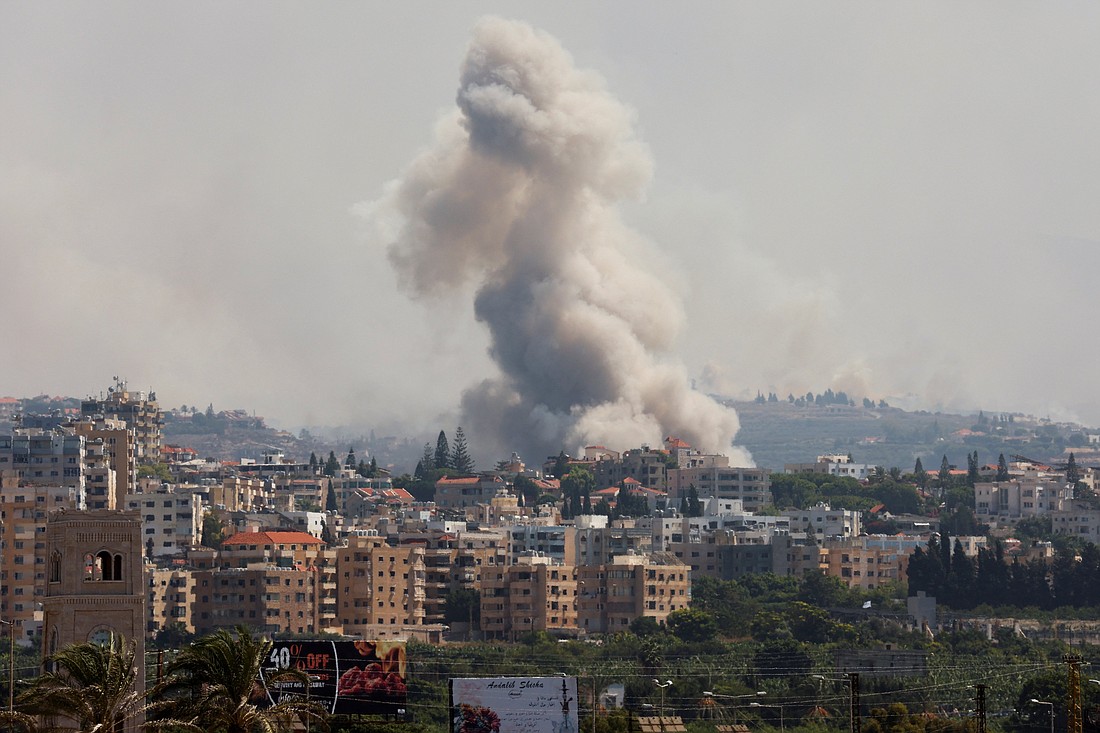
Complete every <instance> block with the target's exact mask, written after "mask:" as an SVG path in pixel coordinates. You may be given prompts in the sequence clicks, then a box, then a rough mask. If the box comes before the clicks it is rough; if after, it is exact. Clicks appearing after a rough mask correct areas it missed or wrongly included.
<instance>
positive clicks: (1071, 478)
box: [1066, 453, 1081, 486]
mask: <svg viewBox="0 0 1100 733" xmlns="http://www.w3.org/2000/svg"><path fill="white" fill-rule="evenodd" d="M1080 480H1081V471H1080V469H1078V468H1077V459H1076V458H1075V457H1074V455H1073V453H1070V454H1069V461H1068V462H1067V463H1066V482H1067V483H1069V484H1072V485H1073V486H1077V482H1078V481H1080Z"/></svg>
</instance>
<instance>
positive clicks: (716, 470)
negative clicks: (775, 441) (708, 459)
mask: <svg viewBox="0 0 1100 733" xmlns="http://www.w3.org/2000/svg"><path fill="white" fill-rule="evenodd" d="M769 474H770V471H768V470H767V469H765V468H738V467H730V466H718V465H701V466H694V467H691V468H673V469H670V470H669V471H668V483H669V498H670V501H672V502H673V505H674V506H679V502H680V500H681V499H683V498H684V497H686V496H688V495H689V492H690V490H691V487H693V486H694V487H695V492H696V494H697V495H698V497H699V498H700V499H736V500H738V501H740V502H741V505H742V507H744V510H745V511H748V512H759V511H761V510H762V509H763V508H764V507H765V506H767V505H769V504H771V501H772V495H771V479H770V477H769Z"/></svg>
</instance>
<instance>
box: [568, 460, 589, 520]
mask: <svg viewBox="0 0 1100 733" xmlns="http://www.w3.org/2000/svg"><path fill="white" fill-rule="evenodd" d="M595 486H596V479H595V477H594V476H593V475H592V472H591V471H589V470H588V469H587V468H584V467H583V466H573V468H571V469H569V473H567V474H566V475H565V478H563V479H562V480H561V493H562V496H564V497H566V501H567V503H568V505H569V512H570V514H569V516H570V517H575V516H576V515H578V514H580V513H581V512H583V511H584V507H585V503H586V502H585V500H586V499H588V498H589V496H590V494H591V493H592V489H593V488H595ZM589 502H590V500H589Z"/></svg>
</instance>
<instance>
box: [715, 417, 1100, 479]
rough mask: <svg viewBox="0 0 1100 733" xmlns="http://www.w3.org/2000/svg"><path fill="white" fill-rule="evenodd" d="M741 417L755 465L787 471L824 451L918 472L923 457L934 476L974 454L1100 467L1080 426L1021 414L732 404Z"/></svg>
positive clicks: (743, 440)
mask: <svg viewBox="0 0 1100 733" xmlns="http://www.w3.org/2000/svg"><path fill="white" fill-rule="evenodd" d="M727 404H729V405H730V406H732V407H734V408H735V409H736V410H737V413H738V415H739V416H740V418H741V432H740V433H739V434H738V435H737V439H736V441H735V442H736V443H737V444H738V445H743V446H745V447H746V448H748V449H749V450H750V451H751V452H752V455H753V458H754V459H755V460H756V464H757V465H758V466H763V467H766V468H771V469H774V470H782V468H783V465H784V464H785V463H802V462H810V461H813V460H814V459H815V458H816V457H817V456H818V455H822V454H825V453H843V454H848V453H851V455H852V459H853V460H854V461H855V462H856V463H867V464H871V465H875V466H883V467H885V468H890V467H892V466H897V467H898V468H900V469H902V471H911V470H913V465H914V463H915V462H916V459H917V458H918V457H919V458H920V459H921V462H922V463H923V464H924V468H925V469H926V470H929V471H935V470H937V469H938V468H939V465H940V461H941V460H942V458H943V456H944V455H946V456H947V460H948V462H949V463H951V464H952V465H959V466H963V467H965V466H966V456H967V454H968V453H970V452H973V451H977V452H978V461H979V462H980V463H983V464H985V463H996V461H997V456H998V455H1000V454H1001V453H1003V454H1004V455H1005V457H1006V458H1009V457H1011V456H1012V455H1024V456H1027V457H1028V458H1031V459H1033V460H1036V461H1041V462H1045V463H1053V464H1061V463H1064V462H1065V461H1066V459H1067V458H1068V456H1069V453H1070V452H1071V451H1072V452H1073V453H1074V455H1075V458H1076V459H1077V461H1078V463H1080V464H1089V465H1092V464H1100V454H1098V453H1097V452H1096V450H1095V449H1096V447H1097V446H1095V445H1093V446H1089V445H1088V437H1087V431H1086V430H1085V429H1084V428H1082V427H1081V426H1079V425H1072V424H1066V423H1051V422H1050V421H1046V420H1038V419H1036V418H1032V417H1027V416H1022V415H990V416H986V415H952V414H947V413H938V412H937V413H931V412H924V411H920V412H906V411H905V410H901V409H898V408H893V407H861V406H848V405H835V404H831V405H816V404H804V405H794V404H791V403H789V402H787V401H786V400H780V401H779V402H763V403H761V402H732V401H727Z"/></svg>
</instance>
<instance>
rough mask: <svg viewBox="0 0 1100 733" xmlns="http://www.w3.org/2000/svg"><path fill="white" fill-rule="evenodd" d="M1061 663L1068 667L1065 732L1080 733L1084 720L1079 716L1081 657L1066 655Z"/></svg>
mask: <svg viewBox="0 0 1100 733" xmlns="http://www.w3.org/2000/svg"><path fill="white" fill-rule="evenodd" d="M1062 661H1063V662H1065V663H1066V665H1067V667H1068V670H1067V671H1068V673H1069V679H1068V680H1067V681H1066V696H1067V697H1068V698H1069V699H1067V700H1066V718H1067V720H1066V731H1067V733H1081V727H1082V723H1083V722H1084V718H1083V716H1082V715H1081V657H1079V656H1077V655H1076V654H1066V655H1064V656H1063V657H1062Z"/></svg>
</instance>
